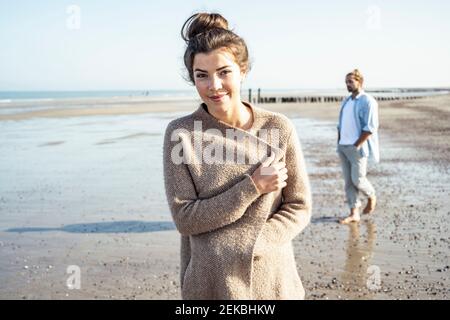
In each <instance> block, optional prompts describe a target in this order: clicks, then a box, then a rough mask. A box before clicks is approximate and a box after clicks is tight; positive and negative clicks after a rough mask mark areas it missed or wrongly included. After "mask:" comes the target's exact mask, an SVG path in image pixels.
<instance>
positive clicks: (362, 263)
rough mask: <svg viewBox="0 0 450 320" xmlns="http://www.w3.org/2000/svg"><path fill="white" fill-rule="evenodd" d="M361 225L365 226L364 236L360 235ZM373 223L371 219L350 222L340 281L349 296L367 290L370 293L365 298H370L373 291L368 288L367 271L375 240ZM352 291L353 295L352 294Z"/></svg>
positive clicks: (368, 273) (368, 274) (352, 296)
mask: <svg viewBox="0 0 450 320" xmlns="http://www.w3.org/2000/svg"><path fill="white" fill-rule="evenodd" d="M361 225H364V226H365V228H366V235H365V236H366V237H365V238H364V237H361ZM375 227H376V226H375V223H374V222H372V221H364V222H361V224H358V223H350V224H349V225H348V228H349V236H348V241H347V249H346V253H347V259H346V262H345V267H344V271H343V273H342V276H341V280H342V283H343V284H344V286H345V287H346V288H348V289H347V290H348V291H349V293H350V295H351V296H349V298H357V293H358V292H362V291H364V292H366V293H367V291H369V292H371V293H372V294H369V295H365V298H366V299H367V298H369V299H370V298H372V297H373V293H374V291H371V290H368V285H370V283H369V281H368V280H370V279H368V278H369V276H371V272H368V270H369V268H370V267H371V260H372V258H373V245H374V242H375V240H376V229H375ZM351 293H354V294H355V295H352V294H351Z"/></svg>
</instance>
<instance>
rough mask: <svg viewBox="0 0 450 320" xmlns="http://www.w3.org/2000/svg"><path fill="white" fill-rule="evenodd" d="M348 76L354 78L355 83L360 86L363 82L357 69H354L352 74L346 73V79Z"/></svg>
mask: <svg viewBox="0 0 450 320" xmlns="http://www.w3.org/2000/svg"><path fill="white" fill-rule="evenodd" d="M348 76H352V77H353V78H355V80H356V81H358V82H359V83H361V84H362V83H363V82H364V77H363V75H362V74H361V72H359V70H358V69H354V70H353V71H352V72H349V73H347V75H346V77H348Z"/></svg>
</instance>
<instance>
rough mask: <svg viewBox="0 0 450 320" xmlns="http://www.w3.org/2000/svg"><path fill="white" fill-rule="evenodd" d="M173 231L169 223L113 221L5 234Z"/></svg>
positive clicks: (173, 228)
mask: <svg viewBox="0 0 450 320" xmlns="http://www.w3.org/2000/svg"><path fill="white" fill-rule="evenodd" d="M167 230H175V225H174V223H173V222H170V221H114V222H96V223H79V224H69V225H67V226H63V227H60V228H46V227H30V228H12V229H8V230H6V232H17V233H24V232H48V231H65V232H71V233H144V232H157V231H167Z"/></svg>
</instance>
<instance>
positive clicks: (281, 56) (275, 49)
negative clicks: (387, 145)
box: [0, 0, 450, 90]
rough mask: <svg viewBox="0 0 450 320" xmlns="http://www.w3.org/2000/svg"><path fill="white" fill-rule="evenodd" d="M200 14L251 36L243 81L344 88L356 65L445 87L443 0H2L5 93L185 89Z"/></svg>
mask: <svg viewBox="0 0 450 320" xmlns="http://www.w3.org/2000/svg"><path fill="white" fill-rule="evenodd" d="M71 5H75V7H71ZM77 11H79V12H78V13H77ZM198 11H209V12H211V11H214V12H219V13H221V14H223V15H224V16H225V17H226V18H227V19H228V21H229V23H230V25H231V27H233V28H234V31H235V32H236V33H238V34H239V35H241V36H242V37H243V38H244V39H245V40H246V42H247V44H248V47H249V50H250V55H251V58H252V61H253V69H252V71H251V72H250V74H249V76H248V78H247V80H246V83H245V84H244V85H245V86H247V87H254V88H257V87H262V88H273V89H296V88H343V85H344V84H343V79H344V76H345V73H346V72H348V71H350V70H351V69H353V68H354V67H358V68H359V69H360V70H361V72H362V73H363V74H364V75H365V78H366V86H367V87H399V86H400V87H410V86H426V87H431V86H445V87H449V86H450V41H449V40H448V39H450V1H448V0H428V1H416V0H409V1H407V0H385V1H381V0H380V1H376V0H373V1H365V0H349V1H345V0H343V1H331V0H328V1H325V0H314V1H283V0H278V1H274V0H271V1H263V0H259V1H244V0H236V1H235V0H228V1H224V0H221V1H193V0H179V1H170V0H165V1H163V0H146V1H144V0H142V1H133V0H130V1H116V0H78V1H77V0H72V1H66V0H53V1H51V0H41V1H32V0H29V1H26V0H15V1H8V0H0V41H1V42H0V43H1V47H0V90H108V89H111V90H119V89H124V90H129V89H136V90H141V89H149V90H151V89H154V90H160V89H189V88H190V86H189V84H188V83H187V82H186V81H185V80H183V78H182V74H183V63H182V55H183V50H184V42H183V41H182V39H181V37H180V28H181V26H182V24H183V22H184V21H185V20H186V18H188V17H189V16H190V15H191V14H192V13H195V12H198Z"/></svg>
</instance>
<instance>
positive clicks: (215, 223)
mask: <svg viewBox="0 0 450 320" xmlns="http://www.w3.org/2000/svg"><path fill="white" fill-rule="evenodd" d="M173 129H174V128H173V127H172V126H171V125H170V124H169V126H168V127H167V129H166V133H165V137H164V149H163V162H164V163H163V166H164V184H165V191H166V197H167V201H168V204H169V207H170V211H171V214H172V218H173V220H174V222H175V226H176V228H177V229H178V231H179V232H180V233H181V234H182V235H186V236H187V235H196V234H201V233H204V232H209V231H213V230H216V229H218V228H221V227H224V226H226V225H229V224H231V223H233V222H235V221H236V220H238V219H239V218H241V217H242V216H243V215H244V213H245V211H246V210H247V208H248V207H249V206H250V204H252V202H253V201H255V200H256V199H257V198H258V197H259V195H260V194H259V191H258V189H257V187H256V185H255V184H254V182H253V180H252V178H251V176H250V175H248V174H245V175H243V177H242V179H241V180H240V181H239V182H237V183H236V184H234V185H233V186H231V187H230V188H229V189H227V190H225V191H224V192H222V193H219V194H217V195H215V196H213V197H210V198H206V199H202V198H199V197H198V195H197V192H196V188H195V184H194V182H193V179H192V177H191V174H190V171H189V168H188V165H187V164H185V163H183V162H182V163H179V164H177V163H175V162H174V161H173V159H172V157H171V154H172V148H173V147H174V145H175V144H176V142H174V141H171V140H172V139H171V135H172V132H173Z"/></svg>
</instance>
